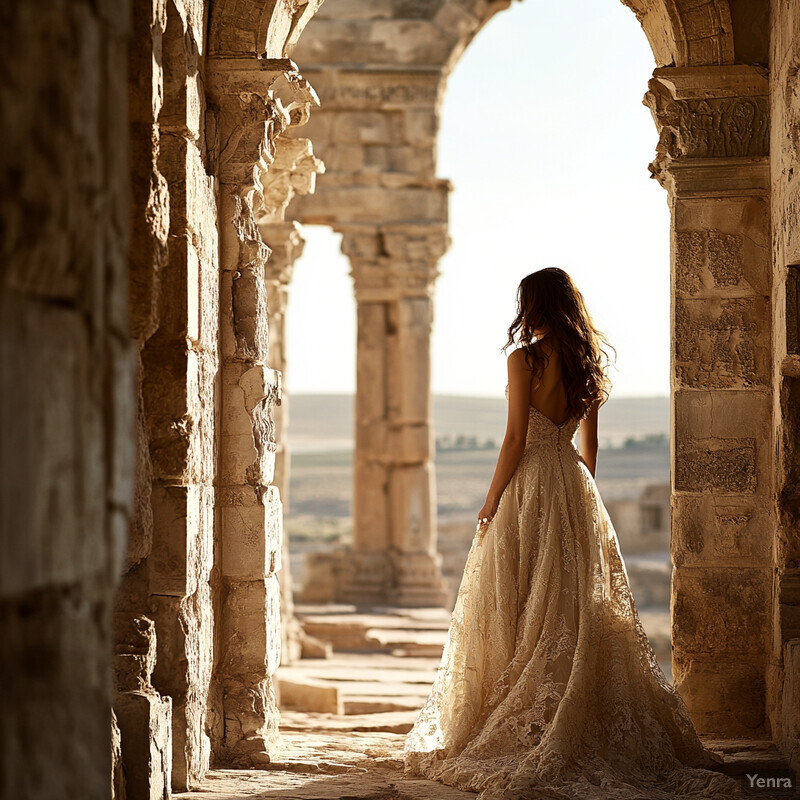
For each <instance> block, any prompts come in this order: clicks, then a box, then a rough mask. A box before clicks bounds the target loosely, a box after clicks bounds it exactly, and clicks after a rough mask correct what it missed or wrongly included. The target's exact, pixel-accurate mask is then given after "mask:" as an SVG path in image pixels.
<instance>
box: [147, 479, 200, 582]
mask: <svg viewBox="0 0 800 800" xmlns="http://www.w3.org/2000/svg"><path fill="white" fill-rule="evenodd" d="M152 506H153V527H154V531H155V535H154V537H153V549H152V553H151V557H150V560H149V567H150V591H151V592H152V593H153V594H157V595H171V596H173V597H182V596H184V595H190V594H193V593H194V592H195V591H197V590H198V589H199V588H200V587H201V586H202V583H203V581H205V580H207V578H208V574H209V572H210V570H211V566H212V564H213V544H212V542H213V532H214V513H213V509H214V490H213V487H210V486H199V485H190V486H170V485H164V484H161V483H156V484H154V485H153V494H152Z"/></svg>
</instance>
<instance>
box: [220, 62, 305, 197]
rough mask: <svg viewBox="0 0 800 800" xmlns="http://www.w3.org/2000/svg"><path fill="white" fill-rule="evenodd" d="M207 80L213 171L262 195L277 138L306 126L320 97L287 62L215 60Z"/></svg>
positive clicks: (241, 188) (227, 180)
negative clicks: (264, 177) (210, 101)
mask: <svg viewBox="0 0 800 800" xmlns="http://www.w3.org/2000/svg"><path fill="white" fill-rule="evenodd" d="M206 81H207V87H208V94H209V98H210V99H211V100H212V108H211V109H210V113H209V115H208V119H207V125H206V144H207V147H208V153H209V169H210V171H211V172H212V173H213V174H216V175H218V176H219V179H220V181H221V182H222V183H224V184H232V185H235V186H237V187H238V188H239V191H240V192H243V193H247V192H250V191H253V190H256V191H258V192H259V193H260V192H261V190H262V186H261V178H262V174H263V173H264V172H266V170H267V169H268V167H269V166H270V164H272V162H273V161H274V159H275V156H276V146H277V145H276V143H277V140H278V138H279V136H280V135H281V134H282V133H284V131H286V130H287V129H288V128H289V127H292V126H298V125H302V124H304V123H305V122H306V121H307V120H308V116H309V113H310V109H311V107H312V106H318V105H319V98H318V97H317V95H316V93H315V92H314V89H313V88H312V87H311V85H310V84H309V83H308V81H306V80H305V78H303V76H302V75H301V74H300V73H299V72H298V71H297V66H296V65H295V64H294V62H293V61H292V60H291V59H288V58H279V59H268V58H256V57H244V58H242V57H224V56H212V57H209V59H208V69H207V75H206ZM287 138H288V137H287Z"/></svg>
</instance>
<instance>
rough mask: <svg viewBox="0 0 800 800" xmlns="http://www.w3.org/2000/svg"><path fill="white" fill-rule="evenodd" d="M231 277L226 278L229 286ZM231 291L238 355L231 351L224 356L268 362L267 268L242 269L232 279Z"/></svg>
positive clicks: (258, 265) (253, 266)
mask: <svg viewBox="0 0 800 800" xmlns="http://www.w3.org/2000/svg"><path fill="white" fill-rule="evenodd" d="M227 277H228V276H227V275H226V276H224V278H223V280H224V281H225V282H226V283H227ZM224 286H225V283H224V284H223V287H224ZM223 290H224V289H223ZM230 291H231V302H232V307H231V313H232V317H231V319H232V321H233V334H234V337H235V342H236V350H235V351H234V353H230V352H229V351H227V350H225V351H223V352H224V354H225V355H235V356H236V357H237V358H240V359H245V360H252V361H255V362H259V361H260V362H263V361H265V360H266V358H267V351H268V347H269V332H268V326H267V308H268V306H267V286H266V281H265V279H264V265H263V264H261V263H256V264H254V265H252V266H249V265H248V266H243V267H242V268H240V270H239V271H238V272H237V273H235V274H234V275H233V276H232V278H231V281H230Z"/></svg>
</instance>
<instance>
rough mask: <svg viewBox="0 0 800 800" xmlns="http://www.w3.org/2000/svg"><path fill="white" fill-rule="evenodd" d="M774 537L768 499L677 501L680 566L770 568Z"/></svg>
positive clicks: (675, 552)
mask: <svg viewBox="0 0 800 800" xmlns="http://www.w3.org/2000/svg"><path fill="white" fill-rule="evenodd" d="M773 534H774V523H773V521H772V514H771V511H770V508H769V505H768V503H767V501H766V499H760V498H759V499H751V498H739V497H731V498H728V499H726V500H722V499H721V498H714V497H711V496H703V497H697V496H695V497H690V496H686V495H676V496H675V497H673V500H672V561H673V563H674V564H675V565H676V566H684V565H686V566H701V565H703V566H709V567H710V566H714V565H726V566H756V565H759V566H762V565H763V566H767V565H768V564H769V563H770V560H771V557H772V538H773Z"/></svg>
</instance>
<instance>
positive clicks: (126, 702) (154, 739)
mask: <svg viewBox="0 0 800 800" xmlns="http://www.w3.org/2000/svg"><path fill="white" fill-rule="evenodd" d="M114 709H115V712H116V715H117V721H118V724H119V730H120V739H121V745H122V763H123V766H124V768H125V797H126V800H169V798H170V797H171V796H172V792H171V788H170V786H171V774H172V698H170V697H159V696H158V695H157V694H155V693H152V692H142V691H135V692H122V693H121V694H119V695H117V697H116V698H115V700H114Z"/></svg>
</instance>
